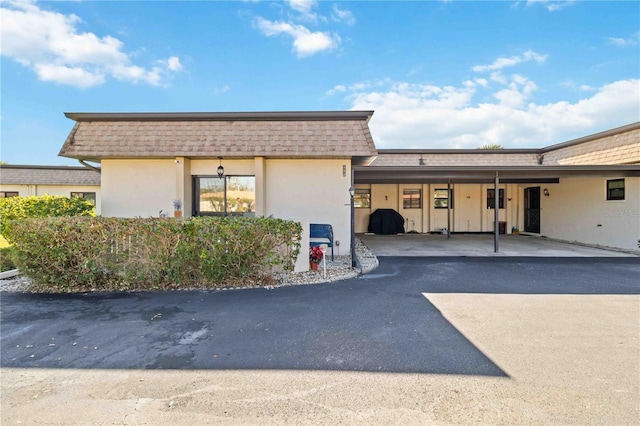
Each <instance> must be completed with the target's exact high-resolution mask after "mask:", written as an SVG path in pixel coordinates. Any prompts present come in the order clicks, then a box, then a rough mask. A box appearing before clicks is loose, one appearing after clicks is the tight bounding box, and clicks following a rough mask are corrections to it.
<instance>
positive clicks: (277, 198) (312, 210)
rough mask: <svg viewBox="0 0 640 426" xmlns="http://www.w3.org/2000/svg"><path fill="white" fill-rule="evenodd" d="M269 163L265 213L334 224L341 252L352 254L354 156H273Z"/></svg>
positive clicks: (335, 236)
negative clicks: (352, 163)
mask: <svg viewBox="0 0 640 426" xmlns="http://www.w3.org/2000/svg"><path fill="white" fill-rule="evenodd" d="M265 163H266V167H265V170H266V172H265V173H266V178H265V199H266V211H265V215H266V216H269V215H273V216H275V217H280V218H308V220H309V223H328V224H331V225H332V227H333V233H334V238H335V239H336V240H339V241H340V253H341V254H348V253H349V243H350V237H351V214H350V198H349V187H350V186H351V165H350V160H347V159H345V160H319V159H318V160H275V159H271V160H266V162H265ZM343 166H345V169H344V173H343Z"/></svg>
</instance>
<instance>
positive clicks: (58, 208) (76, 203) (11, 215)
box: [0, 195, 95, 242]
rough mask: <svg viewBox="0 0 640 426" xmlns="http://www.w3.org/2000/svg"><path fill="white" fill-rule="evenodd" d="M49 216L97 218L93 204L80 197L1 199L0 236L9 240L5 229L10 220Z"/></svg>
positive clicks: (47, 196)
mask: <svg viewBox="0 0 640 426" xmlns="http://www.w3.org/2000/svg"><path fill="white" fill-rule="evenodd" d="M49 216H95V213H94V206H93V204H91V202H90V201H88V200H85V199H84V198H80V197H77V198H76V197H74V198H70V197H62V196H54V195H42V196H38V197H9V198H0V234H2V235H3V236H4V237H5V238H8V237H7V235H5V228H6V226H7V223H8V222H9V221H10V220H20V219H26V218H30V217H49ZM9 242H11V241H9Z"/></svg>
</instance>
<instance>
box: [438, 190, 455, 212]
mask: <svg viewBox="0 0 640 426" xmlns="http://www.w3.org/2000/svg"><path fill="white" fill-rule="evenodd" d="M449 195H450V196H449V197H447V190H446V189H436V190H435V191H433V207H435V208H436V209H446V208H449V203H451V208H453V189H452V190H451V191H450V192H449Z"/></svg>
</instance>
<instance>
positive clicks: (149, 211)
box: [60, 111, 640, 253]
mask: <svg viewBox="0 0 640 426" xmlns="http://www.w3.org/2000/svg"><path fill="white" fill-rule="evenodd" d="M372 114H373V111H338V112H335V111H322V112H255V113H250V112H248V113H67V114H66V116H67V117H68V118H70V119H72V120H74V121H75V122H76V123H75V125H74V127H73V129H72V130H71V132H70V134H69V136H68V138H67V140H66V141H65V143H64V145H63V147H62V149H61V151H60V155H61V156H64V157H69V158H75V159H78V160H81V161H91V162H97V163H100V169H101V198H102V206H101V207H102V209H101V212H102V215H104V216H122V217H127V216H129V217H131V216H157V215H159V214H160V213H161V212H165V213H169V214H171V213H172V212H173V201H174V200H179V201H180V202H181V204H182V205H183V214H184V216H192V215H225V214H231V215H264V216H269V215H273V216H276V217H282V218H291V219H298V220H301V221H302V222H303V223H306V224H308V223H328V224H331V225H332V226H333V229H334V233H335V239H336V240H338V241H341V242H343V243H342V247H344V248H343V249H342V250H343V253H346V252H347V250H348V242H349V239H350V236H351V231H352V230H351V210H350V194H349V192H348V190H349V188H350V187H352V186H354V187H355V189H356V194H355V207H356V208H355V229H354V230H355V232H356V233H362V232H366V231H367V227H368V220H369V215H370V214H371V213H372V212H374V211H375V210H376V209H380V208H389V209H394V210H396V211H397V212H399V213H400V214H401V215H402V217H403V218H404V221H405V230H406V231H407V232H409V231H414V232H418V233H431V232H440V231H441V229H442V228H447V229H448V230H449V231H450V232H454V233H455V232H494V230H495V227H494V215H495V210H494V206H495V205H496V204H497V205H498V216H499V222H502V224H501V226H502V228H504V229H503V230H504V232H506V233H511V232H512V230H516V229H517V230H518V231H519V232H523V233H524V232H526V233H530V234H532V235H540V236H547V237H550V238H557V239H561V240H569V241H578V242H582V243H588V244H597V245H602V246H611V247H618V248H624V249H636V248H637V241H638V239H639V238H640V122H637V123H633V124H630V125H627V126H623V127H619V128H616V129H611V130H608V131H605V132H601V133H597V134H594V135H590V136H585V137H583V138H580V139H576V140H572V141H568V142H564V143H560V144H557V145H552V146H549V147H544V148H533V149H502V150H446V149H445V150H443V149H438V150H434V149H424V150H423V149H420V150H407V149H403V150H377V149H376V147H375V144H374V141H373V138H372V136H371V133H370V131H369V127H368V121H369V119H370V118H371V116H372ZM428 144H429V141H425V145H428ZM496 178H497V182H498V187H499V188H498V189H499V191H498V194H497V195H498V197H497V198H496V197H495V195H496V194H495V190H494V187H495V184H496Z"/></svg>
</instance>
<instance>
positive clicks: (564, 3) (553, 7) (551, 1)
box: [527, 0, 576, 12]
mask: <svg viewBox="0 0 640 426" xmlns="http://www.w3.org/2000/svg"><path fill="white" fill-rule="evenodd" d="M575 3H576V0H560V1H558V0H527V6H532V5H542V6H543V7H544V8H545V9H547V10H548V11H549V12H556V11H558V10H562V9H564V8H565V7H569V6H573V5H574V4H575Z"/></svg>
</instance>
